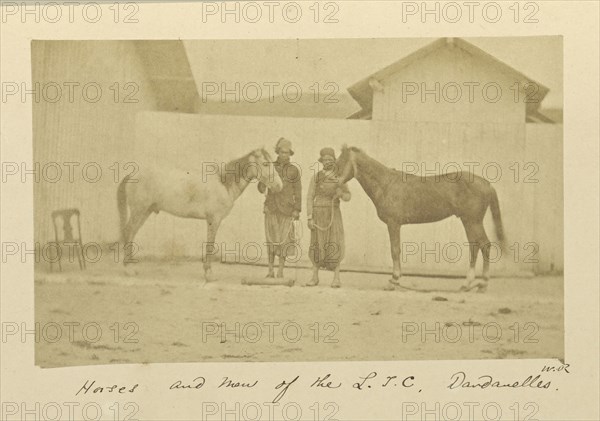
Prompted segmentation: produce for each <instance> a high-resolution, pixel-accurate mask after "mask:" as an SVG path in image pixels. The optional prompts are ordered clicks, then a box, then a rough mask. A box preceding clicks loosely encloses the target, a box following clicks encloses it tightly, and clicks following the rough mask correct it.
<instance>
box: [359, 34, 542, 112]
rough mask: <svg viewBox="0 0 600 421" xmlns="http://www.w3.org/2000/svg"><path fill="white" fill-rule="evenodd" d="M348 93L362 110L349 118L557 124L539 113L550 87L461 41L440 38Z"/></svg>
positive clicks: (363, 81)
mask: <svg viewBox="0 0 600 421" xmlns="http://www.w3.org/2000/svg"><path fill="white" fill-rule="evenodd" d="M348 91H349V92H350V94H351V95H352V97H353V98H354V99H355V100H356V101H357V102H358V103H359V104H360V106H361V110H360V111H358V112H356V113H354V114H353V115H351V116H350V118H358V119H367V120H370V119H373V120H400V121H438V122H439V121H448V122H460V121H464V122H509V123H524V122H526V121H527V122H545V123H551V122H552V120H551V119H550V118H548V117H546V116H545V115H544V114H542V113H541V112H540V105H541V103H542V101H543V100H544V97H545V96H546V94H547V93H548V88H547V87H545V86H544V85H542V84H541V83H539V82H536V81H534V80H532V79H530V78H529V77H527V76H525V75H524V74H523V73H521V72H519V71H518V70H515V69H514V68H512V67H510V66H509V65H507V64H505V63H503V62H501V61H500V60H498V59H497V58H495V57H494V56H492V55H490V54H488V53H486V52H485V51H483V50H481V49H480V48H478V47H476V46H474V45H473V44H471V43H469V42H467V41H465V40H462V39H460V38H440V39H438V40H436V41H434V42H432V43H431V44H429V45H427V46H425V47H423V48H421V49H419V50H417V51H415V52H414V53H412V54H410V55H408V56H406V57H404V58H402V59H400V60H398V61H397V62H395V63H393V64H391V65H389V66H387V67H385V68H383V69H381V70H379V71H378V72H376V73H374V74H372V75H370V76H367V77H365V78H364V79H362V80H360V81H359V82H357V83H355V84H354V85H352V86H350V87H349V88H348ZM482 105H485V106H482Z"/></svg>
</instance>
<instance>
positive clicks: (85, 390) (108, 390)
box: [75, 380, 139, 396]
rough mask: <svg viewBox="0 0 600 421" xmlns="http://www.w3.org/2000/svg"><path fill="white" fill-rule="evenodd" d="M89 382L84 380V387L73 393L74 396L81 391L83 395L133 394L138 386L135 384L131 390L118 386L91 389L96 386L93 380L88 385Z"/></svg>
mask: <svg viewBox="0 0 600 421" xmlns="http://www.w3.org/2000/svg"><path fill="white" fill-rule="evenodd" d="M88 382H89V380H86V381H85V383H84V385H83V386H81V389H79V390H78V391H77V393H75V396H77V395H79V393H80V392H82V391H83V394H84V395H85V394H87V393H88V392H91V393H112V392H114V391H115V390H116V391H117V393H121V394H123V393H133V392H135V389H136V388H137V387H138V386H139V385H138V384H136V385H135V386H133V387H131V388H129V389H128V388H127V386H119V385H116V384H115V385H112V386H97V387H95V388H93V389H92V386H94V384H96V380H93V381H92V382H91V383H90V384H89V385H88Z"/></svg>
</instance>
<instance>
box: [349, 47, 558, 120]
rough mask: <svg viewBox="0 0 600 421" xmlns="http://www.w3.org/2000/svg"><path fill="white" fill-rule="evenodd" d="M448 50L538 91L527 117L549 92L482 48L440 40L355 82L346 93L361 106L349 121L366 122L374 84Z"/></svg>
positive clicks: (528, 107)
mask: <svg viewBox="0 0 600 421" xmlns="http://www.w3.org/2000/svg"><path fill="white" fill-rule="evenodd" d="M451 47H454V48H461V49H463V50H464V51H466V52H468V53H469V54H471V55H473V56H476V57H478V58H480V59H481V60H483V61H486V62H488V63H493V64H494V65H496V67H497V68H499V69H500V71H502V72H504V73H507V74H510V75H512V76H513V77H515V78H516V79H517V80H519V81H520V82H521V86H523V84H525V83H534V84H536V85H537V87H538V88H539V89H538V92H537V98H538V101H537V102H531V103H527V104H526V105H527V114H528V115H529V114H530V113H531V114H532V113H534V112H535V111H536V110H537V109H538V108H539V107H540V104H541V102H542V100H543V99H544V97H545V96H546V94H547V93H548V91H549V89H548V88H547V87H546V86H544V85H542V84H541V83H538V82H536V81H534V80H533V79H531V78H529V77H527V76H526V75H524V74H523V73H521V72H519V71H518V70H516V69H514V68H512V67H511V66H509V65H508V64H506V63H504V62H502V61H500V60H498V59H497V58H496V57H494V56H492V55H491V54H488V53H486V52H485V51H483V50H482V49H481V48H478V47H476V46H474V45H473V44H471V43H469V42H467V41H465V40H463V39H461V38H440V39H438V40H436V41H434V42H432V43H431V44H428V45H426V46H425V47H423V48H421V49H419V50H417V51H415V52H413V53H411V54H409V55H408V56H406V57H404V58H402V59H400V60H398V61H396V62H395V63H392V64H390V65H389V66H387V67H384V68H383V69H381V70H379V71H377V72H375V73H373V74H372V75H370V76H367V77H366V78H364V79H362V80H360V81H358V82H356V83H355V84H354V85H352V86H350V87H349V88H348V92H350V95H352V98H354V99H355V100H356V102H358V103H359V104H360V106H361V107H362V111H359V112H358V113H355V114H353V115H352V116H350V117H349V118H365V117H366V116H370V114H371V112H372V110H373V87H372V85H373V83H372V81H373V80H375V81H382V80H384V79H387V78H388V77H390V76H392V75H393V74H395V73H398V72H400V71H402V69H404V68H405V67H407V66H409V65H411V64H413V63H414V62H416V61H418V60H421V59H423V58H424V57H426V56H428V55H429V54H431V53H433V52H435V51H438V50H440V49H442V48H451Z"/></svg>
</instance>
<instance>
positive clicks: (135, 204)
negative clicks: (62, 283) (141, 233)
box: [117, 149, 283, 281]
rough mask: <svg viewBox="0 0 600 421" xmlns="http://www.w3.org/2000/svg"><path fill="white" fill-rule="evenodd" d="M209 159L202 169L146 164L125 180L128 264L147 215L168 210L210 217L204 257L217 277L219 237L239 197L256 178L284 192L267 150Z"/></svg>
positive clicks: (120, 197) (122, 212)
mask: <svg viewBox="0 0 600 421" xmlns="http://www.w3.org/2000/svg"><path fill="white" fill-rule="evenodd" d="M204 164H207V165H202V171H191V170H190V171H185V170H179V169H174V168H164V167H161V168H148V167H146V168H143V169H140V171H139V172H138V173H137V174H136V176H135V179H131V180H130V179H129V177H125V178H124V179H123V180H122V181H121V183H120V184H119V188H118V191H117V203H118V208H119V216H120V220H121V241H122V242H123V243H124V244H125V245H126V246H125V258H124V261H123V263H124V264H127V263H130V262H131V261H132V260H131V251H132V246H133V244H132V241H133V239H134V238H135V235H136V234H137V232H138V230H139V229H140V228H141V227H142V225H143V224H144V222H146V219H148V217H149V216H150V214H152V213H153V212H154V213H158V212H160V211H165V212H167V213H169V214H171V215H175V216H179V217H181V218H194V219H204V220H206V222H207V242H206V244H205V247H203V253H202V254H203V256H202V257H203V259H204V274H205V279H206V280H207V281H212V280H213V278H212V270H211V264H210V260H211V259H210V257H211V255H213V254H215V245H214V242H215V237H216V235H217V231H218V229H219V225H220V224H221V221H222V220H223V218H225V217H226V216H227V215H228V214H229V212H230V211H231V209H232V208H233V204H234V202H235V200H236V199H237V198H238V197H239V196H240V195H241V194H242V193H243V192H244V190H245V189H246V187H248V185H249V184H250V183H251V182H253V181H260V182H262V183H264V184H265V185H266V186H267V187H268V188H269V189H272V190H274V191H280V190H281V188H282V185H283V184H282V181H281V178H280V177H279V175H278V174H277V171H275V167H274V165H273V160H272V159H271V156H270V155H269V154H268V153H267V151H265V150H264V149H256V150H254V151H252V152H250V153H248V154H246V155H244V156H243V157H241V158H239V159H236V160H233V161H231V162H229V163H227V164H223V165H219V164H216V163H213V162H210V163H204ZM128 208H129V218H128V215H127V214H128V212H127V210H128Z"/></svg>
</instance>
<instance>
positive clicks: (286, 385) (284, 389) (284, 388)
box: [273, 376, 300, 403]
mask: <svg viewBox="0 0 600 421" xmlns="http://www.w3.org/2000/svg"><path fill="white" fill-rule="evenodd" d="M299 378H300V376H296V378H295V379H294V380H292V381H291V382H289V383H288V382H286V381H285V380H284V381H282V382H281V383H279V384H278V385H277V386H275V390H279V389H281V392H279V394H278V395H277V396H275V398H273V403H277V402H279V401H280V400H281V398H283V397H284V396H285V394H286V392H287V391H288V389H289V388H290V386H291V385H293V384H294V383H295V382H296V380H298V379H299Z"/></svg>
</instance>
